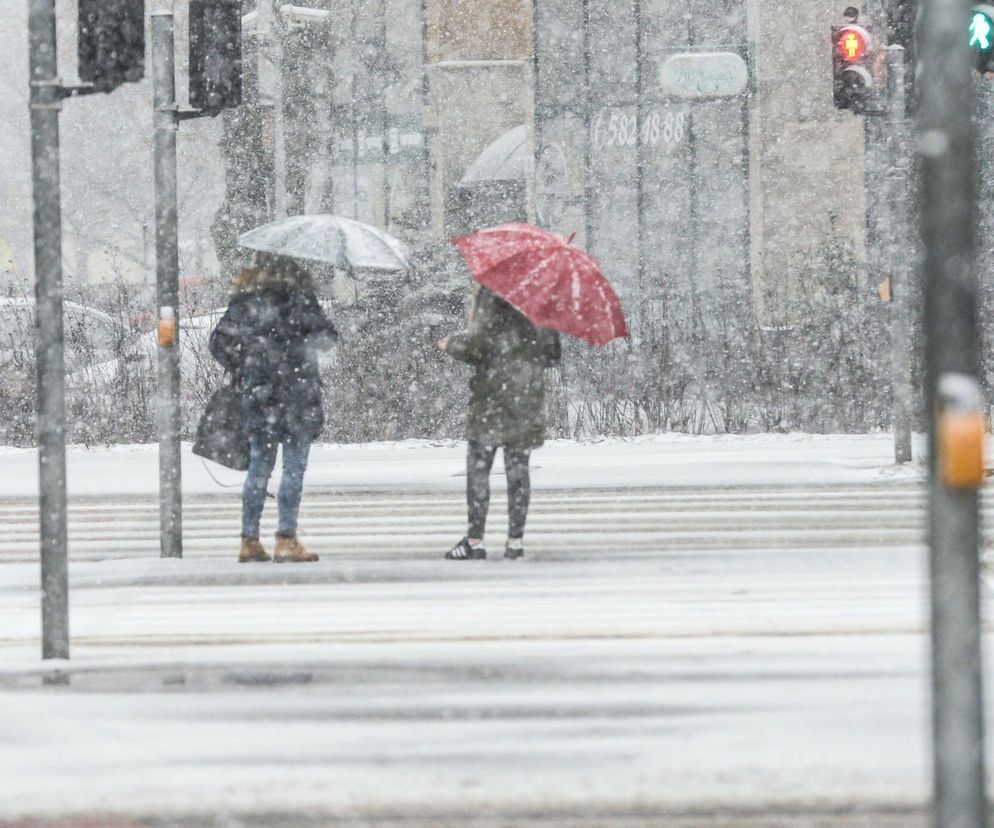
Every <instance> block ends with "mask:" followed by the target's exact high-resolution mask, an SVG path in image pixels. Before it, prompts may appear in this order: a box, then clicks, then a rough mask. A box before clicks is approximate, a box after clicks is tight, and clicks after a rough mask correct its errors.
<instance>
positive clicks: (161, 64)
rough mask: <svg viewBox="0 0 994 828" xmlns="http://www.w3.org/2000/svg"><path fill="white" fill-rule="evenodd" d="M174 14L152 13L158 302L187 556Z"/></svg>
mask: <svg viewBox="0 0 994 828" xmlns="http://www.w3.org/2000/svg"><path fill="white" fill-rule="evenodd" d="M174 62H175V57H174V54H173V15H172V12H166V11H157V12H154V13H153V14H152V87H153V90H152V91H153V104H154V110H155V113H154V118H155V279H156V295H157V303H158V306H159V326H158V328H159V348H158V351H159V375H158V386H159V387H158V405H157V409H158V411H157V413H158V418H157V419H158V426H159V530H160V535H161V538H160V543H161V546H160V549H161V555H162V557H163V558H182V557H183V500H182V458H181V454H180V439H179V438H180V404H179V240H178V231H177V227H176V129H177V125H178V110H177V106H176V79H175V73H174Z"/></svg>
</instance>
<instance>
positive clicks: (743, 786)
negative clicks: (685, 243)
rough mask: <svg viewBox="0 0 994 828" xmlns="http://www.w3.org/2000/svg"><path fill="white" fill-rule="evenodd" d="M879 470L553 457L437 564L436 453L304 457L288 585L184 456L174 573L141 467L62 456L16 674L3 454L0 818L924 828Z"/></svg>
mask: <svg viewBox="0 0 994 828" xmlns="http://www.w3.org/2000/svg"><path fill="white" fill-rule="evenodd" d="M891 451H892V447H891V443H890V441H889V439H888V438H887V437H886V436H871V437H828V438H823V437H807V436H788V437H762V438H710V439H695V438H682V437H681V438H671V437H662V438H655V439H646V440H637V441H627V442H626V441H608V442H604V443H589V444H581V445H577V444H569V443H553V444H550V445H549V446H547V447H546V448H545V449H543V450H542V451H541V452H540V453H538V454H537V455H536V460H535V462H536V465H537V466H539V468H538V470H537V473H536V475H535V483H536V493H535V501H534V507H533V516H532V520H531V522H530V530H529V534H528V538H529V555H528V558H527V559H526V560H525V561H521V562H514V563H509V562H505V561H502V560H499V559H497V560H488V561H485V562H473V563H468V564H467V563H458V564H457V563H451V562H445V561H442V560H440V559H439V553H440V552H441V550H442V549H443V548H444V545H445V543H446V542H449V541H452V540H455V539H456V537H457V536H458V533H459V529H460V523H461V520H462V506H461V496H460V492H459V489H460V488H461V486H462V485H463V482H464V481H463V480H462V478H461V477H460V476H459V474H460V469H461V465H462V452H463V448H462V446H460V445H458V444H455V445H443V446H432V445H430V444H424V443H419V444H413V443H405V444H400V445H393V446H370V447H354V448H345V447H322V448H319V449H317V450H316V452H315V458H314V462H313V463H312V467H311V471H310V473H309V478H308V483H309V489H308V493H307V496H306V498H305V503H304V512H303V521H304V526H305V528H306V529H307V532H308V534H307V536H306V537H307V540H308V543H309V544H311V545H312V546H313V547H314V548H316V549H317V550H318V551H320V552H322V554H323V557H322V560H321V561H320V562H319V563H318V564H316V565H310V566H303V565H301V566H290V567H287V566H277V565H275V564H268V565H249V566H240V565H238V564H237V563H235V562H234V542H233V536H234V535H235V534H236V533H237V522H236V521H237V513H238V492H237V489H235V490H219V489H218V488H217V487H216V484H214V483H213V482H212V481H211V480H210V478H209V477H206V475H202V474H201V473H202V468H203V467H202V466H200V465H199V461H195V462H190V463H188V464H187V469H186V474H185V478H184V479H185V488H186V491H187V494H188V499H187V515H186V524H185V525H186V534H187V543H186V553H187V555H186V557H185V558H184V559H183V560H181V561H176V560H172V561H163V560H159V559H158V558H157V539H156V526H157V513H156V509H155V503H154V499H153V498H152V497H151V496H150V494H151V493H152V492H154V474H155V469H156V455H155V452H154V450H153V449H109V450H93V451H85V450H76V449H74V450H73V451H72V452H71V455H70V457H71V461H70V462H71V465H70V469H71V473H72V475H73V478H74V480H75V482H72V481H71V483H70V488H71V491H73V492H74V493H75V494H76V495H84V494H85V495H88V496H86V497H83V498H81V499H78V500H75V501H74V502H73V503H72V504H71V506H72V509H71V515H72V523H71V526H70V539H71V557H72V561H73V563H72V566H71V581H72V602H71V613H72V615H71V628H72V633H73V653H72V655H73V659H72V661H71V662H69V663H68V664H60V665H52V664H50V663H48V664H43V663H42V662H41V661H40V659H39V658H38V626H39V624H38V619H39V598H38V589H37V579H38V566H37V562H36V560H32V557H31V547H32V544H36V532H37V530H36V514H35V511H34V507H33V505H32V503H31V501H30V500H28V499H24V495H27V494H30V491H31V487H32V483H31V480H32V479H33V474H32V472H31V470H30V464H31V463H33V461H34V458H33V455H30V454H29V453H22V452H14V451H4V452H3V453H0V463H3V464H4V465H5V467H6V468H9V470H10V473H9V474H6V475H4V476H3V479H0V486H2V487H3V490H4V491H5V492H6V493H7V495H8V499H7V500H6V501H2V502H0V528H3V530H4V532H5V534H6V536H7V537H8V539H9V543H8V544H7V546H6V547H5V549H4V550H3V551H0V779H2V780H3V784H2V785H0V820H2V819H3V818H4V817H9V818H14V817H19V816H27V815H31V816H36V817H37V816H41V817H43V818H47V817H48V816H51V815H55V814H75V815H83V816H86V815H90V816H92V815H94V814H97V815H99V816H98V818H97V819H98V824H101V825H103V824H109V820H110V819H111V818H112V816H113V815H115V814H117V815H143V814H155V815H159V816H165V817H172V818H175V819H176V820H177V823H176V824H181V825H192V824H193V822H192V820H193V819H194V816H195V815H200V816H204V815H208V816H211V817H212V818H215V819H216V821H215V822H212V823H211V824H218V825H222V824H224V825H240V824H242V823H241V822H239V821H238V820H239V819H240V817H239V815H240V814H242V815H244V814H257V815H260V814H261V815H265V814H277V813H279V814H282V816H280V817H278V818H277V817H273V818H272V820H270V821H267V818H266V817H265V816H260V817H258V818H257V820H256V821H255V822H254V823H252V824H254V825H268V824H272V825H280V826H284V825H286V826H293V825H297V824H301V825H302V824H304V820H305V818H306V819H309V820H311V821H308V822H307V824H308V825H324V824H328V825H331V824H335V825H348V826H360V825H362V826H368V825H379V824H381V822H380V820H382V824H389V825H391V826H399V825H404V826H406V825H417V826H429V825H430V826H433V828H438V827H439V826H445V827H446V828H448V827H449V826H453V828H454V826H457V825H458V826H470V825H481V826H482V825H486V826H488V828H489V827H490V826H508V828H509V827H510V826H515V828H517V826H528V825H533V824H534V825H539V824H541V825H542V826H546V827H547V828H548V827H550V826H556V828H560V826H562V828H574V826H584V828H588V827H589V826H593V825H597V826H612V828H615V826H617V828H621V826H628V825H636V824H637V825H638V826H639V828H643V826H650V825H651V826H654V828H655V826H681V828H682V826H684V825H689V824H691V823H690V822H689V821H688V822H685V821H682V820H684V817H685V816H686V819H687V820H689V819H690V817H689V816H687V815H691V814H697V817H695V819H696V818H701V819H703V820H704V821H703V822H693V824H694V825H695V826H696V825H702V826H703V825H707V826H708V828H716V826H719V825H720V826H726V825H727V826H732V825H734V826H736V828H739V827H740V826H745V825H749V826H750V828H751V826H754V825H756V826H758V825H763V826H771V825H777V826H780V825H784V826H786V825H790V826H792V828H795V827H796V828H800V826H808V825H818V826H836V825H837V826H847V828H848V826H854V825H857V824H858V825H860V826H861V828H862V826H870V825H872V826H874V828H882V827H883V826H885V825H886V826H887V828H891V826H894V828H898V826H899V827H900V828H911V826H915V827H916V828H917V826H918V825H924V822H922V821H921V808H922V804H923V803H924V802H925V800H926V798H927V794H928V763H927V759H926V757H927V722H928V714H927V698H926V689H927V674H926V658H925V656H926V636H925V631H926V588H925V582H924V561H923V550H922V546H921V544H920V538H921V532H922V525H923V524H922V511H921V509H922V502H923V497H922V494H923V492H922V487H921V485H920V480H919V476H920V470H919V469H910V470H900V471H896V470H894V469H893V468H892V467H891V466H890V462H891ZM8 460H10V461H11V464H10V466H7V461H8ZM17 464H23V465H21V466H18V465H17ZM223 474H225V473H224V472H220V473H219V475H223ZM149 476H151V480H152V482H151V483H150V482H149V480H148V478H149ZM238 477H239V476H238V475H234V474H230V473H229V474H228V475H227V478H226V479H228V480H231V479H235V480H237V478H238ZM501 500H502V497H500V496H498V497H497V498H496V499H495V504H494V506H495V508H494V512H493V515H492V523H491V525H492V527H493V529H494V532H493V536H492V538H491V539H490V543H491V548H492V549H496V550H497V551H499V547H500V540H501V538H502V536H501V534H500V529H501V528H502V526H501V523H502V522H503V520H504V514H505V513H504V510H503V504H501V503H500V501H501ZM991 655H994V653H992V654H991ZM987 663H988V664H991V663H992V661H991V659H990V658H988V661H987ZM52 666H58V667H59V668H61V669H62V670H63V671H65V673H66V674H68V675H69V676H70V683H69V684H68V686H47V685H45V684H43V683H42V677H43V675H44V674H45V673H47V672H48V670H49V669H50V668H51V667H52ZM992 713H994V711H992ZM988 720H989V721H994V715H992V716H990V717H989V719H988ZM877 809H879V810H877ZM861 810H862V811H868V812H869V813H870V816H867V817H865V819H862V820H861V821H860V820H859V819H858V818H857V817H856V816H854V814H855V813H857V812H859V811H861ZM750 812H752V813H753V819H754V821H747V818H746V816H745V815H746V814H748V813H750ZM676 814H679V815H683V816H681V817H679V820H678V818H677V817H676V816H674V815H676ZM702 814H703V815H704V816H703V817H701V815H702ZM707 814H712V815H713V818H712V820H711V821H710V822H709V821H708V817H707ZM757 814H758V815H759V816H756V815H757ZM771 814H779V815H780V817H779V818H778V821H776V822H774V821H773V818H772V817H771V816H770V815H771ZM790 814H795V817H794V818H791V817H790V816H789V815H790ZM802 814H808V815H822V816H823V815H825V814H828V815H829V816H828V817H824V818H822V816H819V819H820V820H821V821H817V820H815V819H814V817H812V819H811V821H808V820H807V818H802V816H801V815H802ZM884 814H889V816H887V817H886V818H885V816H884ZM895 814H896V815H897V816H894V815H895ZM729 815H732V816H729ZM763 815H765V816H763ZM833 815H834V816H833ZM875 815H876V816H875ZM764 819H765V821H764ZM474 820H475V821H474ZM598 820H599V821H598ZM736 820H739V821H736ZM757 820H758V821H757Z"/></svg>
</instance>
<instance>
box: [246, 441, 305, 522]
mask: <svg viewBox="0 0 994 828" xmlns="http://www.w3.org/2000/svg"><path fill="white" fill-rule="evenodd" d="M278 448H279V445H278V444H277V443H267V442H264V441H260V440H256V439H254V438H253V439H252V441H251V452H250V454H249V467H248V476H247V477H246V478H245V488H244V489H243V490H242V537H243V538H257V537H259V522H260V521H261V520H262V507H263V506H264V505H265V503H266V486H267V485H268V484H269V477H270V475H271V474H272V473H273V469H274V468H275V467H276V450H277V449H278ZM310 448H311V441H310V439H309V438H308V437H306V436H301V435H296V436H293V437H290V438H288V439H286V440H285V441H284V442H283V478H282V479H281V480H280V491H279V494H278V495H277V498H276V504H277V506H278V507H279V514H280V522H279V528H278V529H277V530H276V534H277V535H282V536H284V537H291V536H293V535H295V534H296V533H297V515H298V513H299V512H300V496H301V495H302V494H303V491H304V472H305V471H306V470H307V454H308V452H309V451H310Z"/></svg>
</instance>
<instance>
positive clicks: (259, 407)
mask: <svg viewBox="0 0 994 828" xmlns="http://www.w3.org/2000/svg"><path fill="white" fill-rule="evenodd" d="M337 339H338V333H337V332H336V331H335V328H334V326H333V325H332V324H331V322H330V321H329V320H328V317H327V316H325V313H324V311H323V310H322V309H321V306H320V305H319V304H318V300H317V298H316V297H315V296H314V294H313V293H311V292H310V291H307V290H300V289H291V288H288V287H282V286H278V287H265V288H262V289H260V290H255V291H251V292H244V293H240V294H238V295H236V296H235V297H234V298H233V299H232V300H231V304H230V305H228V309H227V311H226V312H225V314H224V316H223V317H222V318H221V321H220V322H218V324H217V327H216V328H215V329H214V332H213V333H212V334H211V338H210V351H211V354H212V355H213V356H214V358H215V359H216V360H217V361H218V362H220V363H221V365H222V366H224V368H225V369H226V370H228V371H230V372H231V373H232V374H233V375H234V377H235V381H236V382H237V383H239V384H240V385H241V388H242V390H243V393H244V403H245V428H246V431H247V433H248V435H249V438H250V439H253V440H256V441H259V442H265V443H269V444H275V443H278V442H281V441H283V440H285V439H287V438H288V437H294V436H300V435H306V436H307V437H308V438H309V439H311V440H313V439H314V438H316V437H317V436H318V434H320V433H321V428H322V426H323V425H324V412H323V411H322V406H321V378H320V375H319V373H318V362H317V353H316V352H317V350H325V349H327V348H330V347H331V346H332V345H333V344H334V343H335V341H336V340H337Z"/></svg>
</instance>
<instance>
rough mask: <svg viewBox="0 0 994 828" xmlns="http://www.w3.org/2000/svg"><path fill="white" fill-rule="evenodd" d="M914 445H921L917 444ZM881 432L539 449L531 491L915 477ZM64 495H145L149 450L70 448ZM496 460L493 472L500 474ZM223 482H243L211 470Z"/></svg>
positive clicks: (413, 475) (314, 484) (424, 446)
mask: <svg viewBox="0 0 994 828" xmlns="http://www.w3.org/2000/svg"><path fill="white" fill-rule="evenodd" d="M919 443H920V441H919ZM465 451H466V450H465V445H464V444H463V443H459V442H454V441H453V442H444V443H434V442H430V441H421V440H410V441H405V442H401V443H376V444H370V445H358V446H338V445H323V446H315V447H314V448H313V450H312V453H311V459H310V463H309V466H308V472H307V486H308V488H309V489H311V490H320V489H378V488H407V489H429V490H431V489H448V490H454V489H459V488H461V487H462V486H463V485H464V481H463V480H462V477H463V476H464V471H463V469H464V467H465ZM893 456H894V448H893V441H892V438H891V437H890V435H887V434H877V435H860V436H853V435H807V434H789V435H749V436H707V437H690V436H685V435H679V434H667V435H661V436H655V437H644V438H636V439H631V440H616V439H605V440H599V441H587V442H580V443H577V442H572V441H566V440H557V441H551V442H549V443H547V444H546V445H545V446H544V447H543V448H542V449H540V450H539V451H537V452H536V453H535V455H534V461H533V464H534V466H535V473H534V477H533V482H534V484H535V486H536V488H539V489H541V488H545V489H564V488H565V489H572V488H632V487H649V488H654V487H674V486H737V485H776V484H783V485H790V484H795V483H796V484H802V485H816V484H825V483H856V482H870V481H875V480H880V479H887V478H889V477H893V476H897V477H905V476H914V475H916V474H918V473H920V467H919V466H918V465H917V464H915V465H913V466H911V467H907V468H903V469H895V468H894V466H893ZM67 460H68V473H67V478H68V487H69V494H70V496H84V495H154V494H155V493H156V492H157V491H158V488H157V487H158V449H157V447H156V446H154V445H151V446H117V447H112V448H90V449H87V448H83V447H79V446H76V447H71V448H70V449H69V451H68V458H67ZM500 463H501V460H500V459H498V464H497V469H498V471H499V470H500ZM37 465H38V461H37V454H36V452H35V451H33V450H28V449H12V448H0V467H2V468H3V470H4V473H3V474H2V475H0V497H22V496H35V495H37V490H38V468H37ZM210 472H211V473H213V475H214V477H216V478H217V479H218V480H220V481H221V482H222V483H224V484H233V485H237V484H238V483H240V481H241V480H242V479H243V476H242V475H241V474H239V473H236V472H231V471H228V470H226V469H223V468H220V467H218V466H216V465H213V464H211V465H210ZM183 488H184V491H186V492H187V493H188V494H191V495H193V494H212V493H219V492H222V491H224V490H223V489H222V488H221V487H220V486H219V485H218V483H217V482H215V480H214V479H212V478H211V476H210V474H209V473H208V471H207V469H206V468H205V465H204V462H203V461H202V460H201V459H200V458H198V457H195V456H194V455H193V454H192V453H191V452H190V447H189V445H184V452H183Z"/></svg>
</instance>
